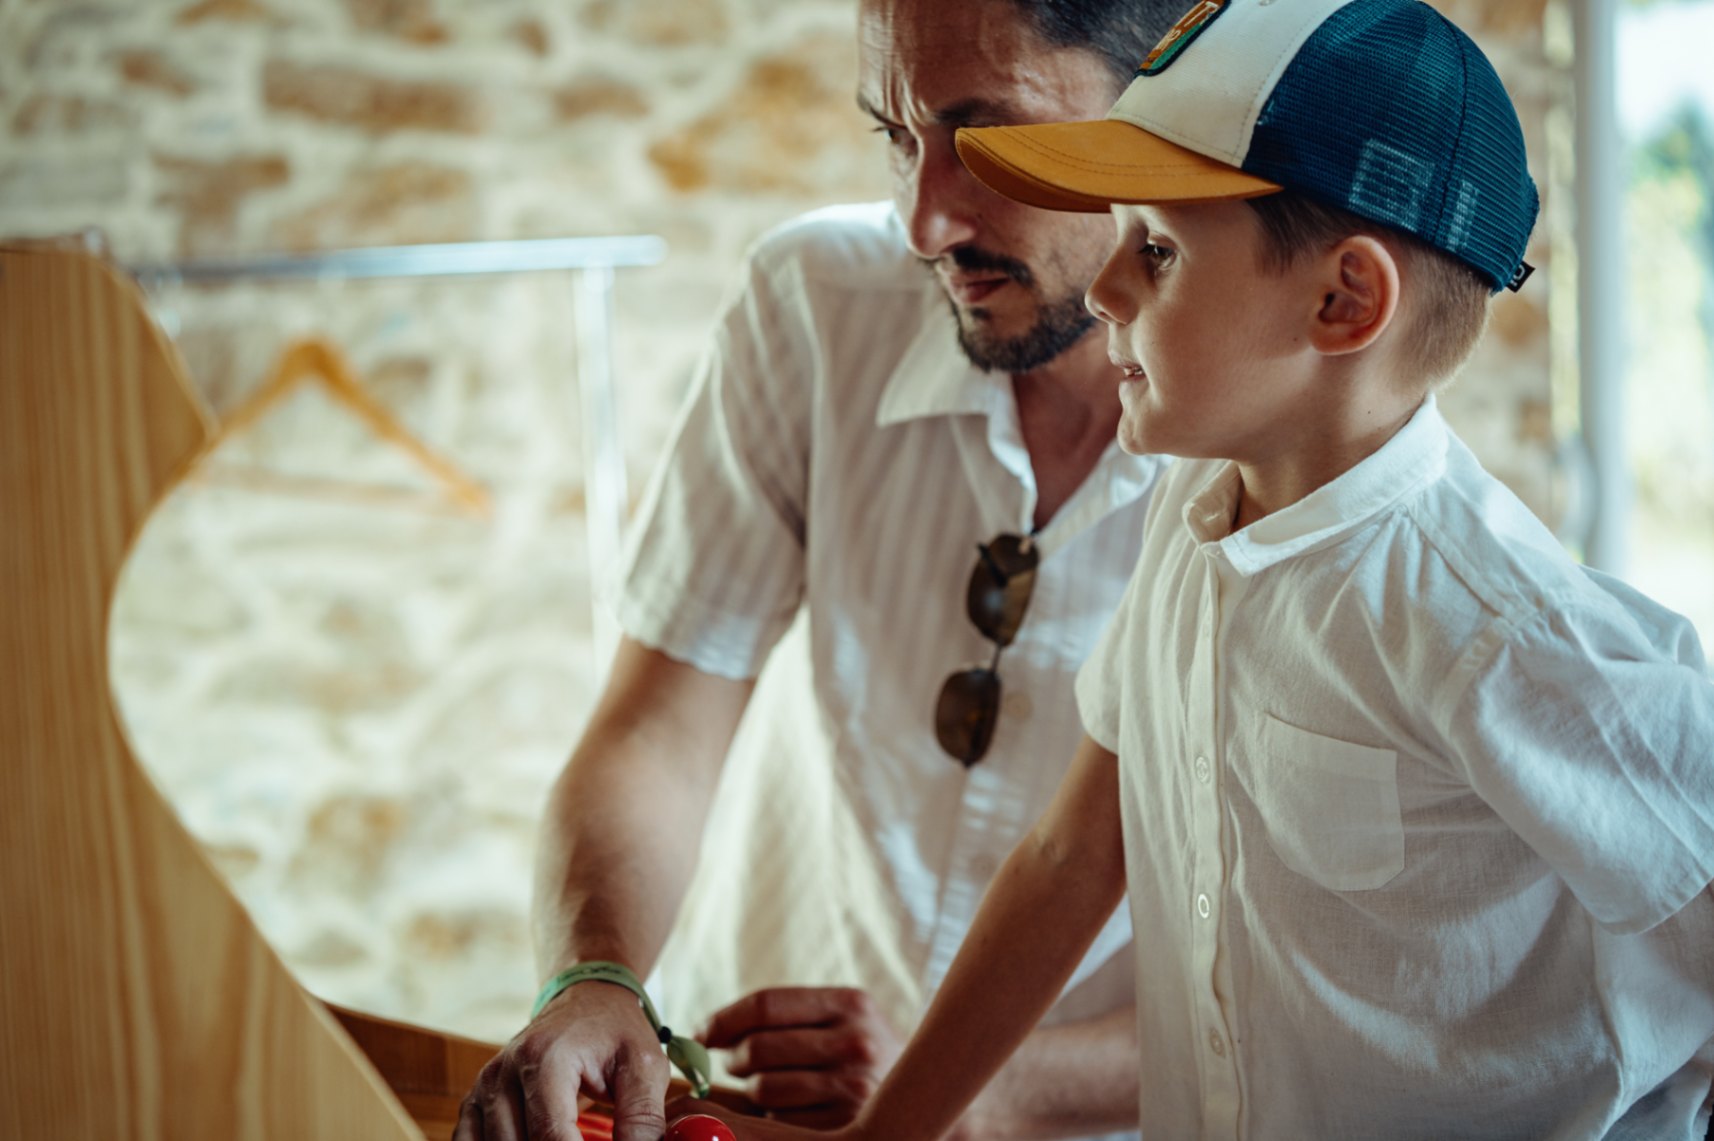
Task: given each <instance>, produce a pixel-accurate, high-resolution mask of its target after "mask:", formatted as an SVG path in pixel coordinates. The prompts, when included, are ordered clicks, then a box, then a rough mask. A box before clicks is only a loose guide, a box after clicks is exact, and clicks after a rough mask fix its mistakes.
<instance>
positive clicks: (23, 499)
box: [0, 249, 421, 1141]
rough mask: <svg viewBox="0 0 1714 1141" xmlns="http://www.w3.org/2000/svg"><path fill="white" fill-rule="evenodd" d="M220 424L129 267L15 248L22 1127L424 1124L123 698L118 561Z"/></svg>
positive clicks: (11, 945)
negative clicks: (114, 677)
mask: <svg viewBox="0 0 1714 1141" xmlns="http://www.w3.org/2000/svg"><path fill="white" fill-rule="evenodd" d="M208 435H209V428H208V423H207V420H206V418H205V416H204V415H203V413H202V412H201V411H200V409H199V407H198V405H197V404H196V402H195V400H194V399H193V398H192V397H191V395H190V392H189V390H188V388H187V387H186V385H185V383H184V380H183V375H182V368H181V366H180V365H179V362H178V359H177V357H176V355H175V354H174V353H173V351H172V350H171V348H170V346H169V345H167V344H166V343H165V342H164V341H163V340H162V338H161V337H160V335H159V333H158V331H157V330H156V329H155V328H154V326H153V325H152V324H151V322H150V321H149V320H148V318H147V316H146V313H145V310H144V308H143V306H142V304H141V299H140V298H139V297H138V295H137V293H136V290H135V289H134V287H133V286H132V285H131V284H130V283H129V282H127V281H125V280H123V279H121V278H119V277H118V276H117V275H115V274H114V273H113V272H112V271H111V270H110V269H108V268H107V267H106V266H105V265H103V264H102V263H100V262H99V261H97V260H95V259H93V258H91V257H88V256H87V255H83V254H76V253H64V252H45V251H40V250H19V249H5V250H0V599H3V600H4V601H3V602H0V964H3V965H0V1135H3V1136H9V1137H32V1138H50V1139H57V1138H66V1139H78V1141H82V1139H85V1138H102V1139H103V1141H106V1139H110V1138H138V1139H147V1141H249V1139H267V1138H280V1139H282V1141H285V1139H290V1141H303V1139H305V1138H347V1137H349V1138H362V1139H363V1141H387V1139H389V1138H397V1139H408V1138H420V1137H421V1134H420V1132H419V1131H418V1130H417V1129H416V1127H415V1126H414V1125H413V1124H412V1123H411V1120H410V1118H409V1117H408V1116H407V1114H406V1113H405V1111H404V1109H403V1108H402V1107H401V1105H400V1104H399V1102H398V1100H397V1099H396V1098H395V1097H394V1096H393V1095H392V1094H391V1093H390V1092H389V1091H388V1090H387V1089H386V1087H385V1085H384V1084H383V1083H382V1082H381V1081H380V1080H379V1078H378V1077H377V1076H376V1074H375V1071H374V1070H373V1069H372V1067H371V1066H370V1064H369V1062H368V1061H367V1060H366V1059H365V1058H364V1056H363V1054H362V1053H361V1051H359V1050H358V1049H357V1048H356V1047H355V1045H354V1044H353V1043H352V1042H351V1040H350V1039H349V1038H348V1037H347V1036H346V1035H345V1033H344V1032H342V1031H341V1030H340V1028H339V1026H338V1024H337V1023H336V1022H335V1021H334V1019H333V1018H332V1016H331V1015H329V1014H328V1012H327V1011H326V1010H325V1009H324V1008H323V1007H322V1006H321V1004H320V1003H318V1002H316V1001H315V1000H314V999H312V998H311V997H309V996H308V995H307V994H305V993H304V992H303V991H302V990H301V989H300V988H299V987H298V986H297V985H296V984H295V983H294V982H293V980H292V979H291V977H290V975H289V974H288V973H287V971H286V970H285V968H284V967H283V966H282V965H281V963H280V961H279V959H278V958H277V957H276V956H275V955H274V953H273V952H272V951H271V950H270V949H269V948H268V946H267V944H266V943H265V942H264V941H263V939H262V938H261V936H260V935H259V934H258V933H257V932H256V930H255V929H254V927H253V926H252V925H251V923H250V921H249V919H248V917H247V916H246V915H245V913H244V911H243V910H242V908H240V906H239V905H238V903H237V901H236V900H235V899H234V898H233V897H232V896H231V894H230V893H229V892H228V891H227V890H226V888H225V886H224V885H223V884H222V883H221V881H220V880H219V878H218V877H217V876H216V874H215V873H214V871H213V869H212V867H211V866H210V865H209V863H208V862H207V860H206V859H205V858H204V857H203V855H202V853H201V851H200V849H199V848H198V847H197V845H196V843H195V842H194V841H193V840H192V838H191V837H190V836H189V835H188V834H187V833H186V832H185V830H184V828H183V827H182V826H181V825H180V823H179V821H178V819H177V818H176V816H175V815H174V814H173V812H172V810H171V809H170V807H169V806H168V805H167V804H166V803H165V801H164V800H163V799H162V798H161V796H160V795H159V793H158V792H157V790H156V789H155V788H154V786H153V785H152V784H151V782H150V781H149V779H148V778H147V776H146V775H145V774H144V773H143V771H142V770H141V769H140V768H139V767H138V766H137V764H136V762H135V760H134V759H133V757H132V756H131V754H130V751H129V749H128V746H127V744H126V741H125V736H124V733H123V731H122V729H121V728H120V726H119V724H118V722H117V720H116V719H115V716H114V713H113V710H112V707H111V705H110V702H109V698H108V667H107V655H106V649H107V613H108V601H109V599H110V597H111V595H112V592H113V587H114V583H115V580H116V578H117V576H118V573H119V569H120V566H121V564H122V563H123V561H124V558H125V554H126V551H127V549H128V548H129V546H130V544H131V542H132V540H133V539H134V538H135V536H136V534H137V532H138V530H139V529H140V528H141V526H142V524H143V522H144V520H145V518H146V517H147V515H148V512H149V509H150V508H151V506H152V505H153V504H154V503H155V502H157V501H158V500H159V499H160V498H161V497H162V496H163V495H164V494H165V493H166V491H167V490H168V489H169V488H170V487H171V486H172V484H173V482H174V481H175V480H176V479H177V478H178V476H179V475H180V474H181V473H182V472H183V471H184V470H185V468H186V466H187V465H188V464H189V463H190V462H191V461H192V460H193V459H194V458H195V457H196V455H197V453H198V451H199V450H200V449H201V448H202V446H203V444H204V442H205V441H206V439H207V438H208ZM239 763H241V759H239Z"/></svg>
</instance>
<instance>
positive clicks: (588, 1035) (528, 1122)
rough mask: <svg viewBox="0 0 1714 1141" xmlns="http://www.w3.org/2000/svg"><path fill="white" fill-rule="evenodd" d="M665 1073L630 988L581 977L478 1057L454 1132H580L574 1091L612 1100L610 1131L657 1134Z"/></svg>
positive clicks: (555, 1135)
mask: <svg viewBox="0 0 1714 1141" xmlns="http://www.w3.org/2000/svg"><path fill="white" fill-rule="evenodd" d="M668 1077H669V1074H668V1067H667V1060H666V1055H665V1054H663V1053H662V1052H661V1045H660V1040H659V1039H658V1038H656V1037H655V1032H654V1030H653V1029H652V1028H651V1027H650V1026H649V1020H648V1019H647V1018H645V1017H644V1016H643V1011H642V1008H641V1007H639V1006H638V1005H637V998H636V996H635V995H633V994H632V993H631V992H630V991H628V990H626V989H625V988H623V987H619V986H614V985H612V984H610V983H604V982H585V983H578V984H577V985H575V986H572V987H570V988H568V989H567V990H566V991H565V993H564V994H561V995H560V996H559V997H558V998H556V999H554V1000H553V1001H552V1002H551V1003H549V1004H548V1005H547V1007H546V1008H545V1009H544V1010H543V1011H542V1012H541V1014H540V1015H539V1016H538V1017H537V1018H536V1019H535V1021H533V1022H531V1023H530V1024H529V1025H528V1026H526V1027H524V1029H523V1030H522V1031H520V1032H519V1034H518V1036H517V1037H516V1038H513V1039H512V1040H511V1041H510V1042H508V1043H507V1044H506V1048H505V1049H504V1050H502V1051H500V1053H499V1054H497V1055H496V1056H495V1057H494V1060H493V1061H491V1062H489V1063H488V1064H487V1065H486V1066H484V1067H483V1069H482V1074H481V1076H480V1077H478V1078H477V1079H476V1086H475V1088H474V1089H472V1090H471V1091H470V1096H468V1097H467V1098H465V1099H464V1105H463V1106H462V1107H461V1108H460V1110H459V1114H458V1129H457V1130H456V1131H455V1132H454V1133H453V1135H452V1137H453V1141H523V1139H524V1138H529V1141H576V1139H577V1138H578V1136H579V1135H578V1132H577V1114H578V1097H579V1095H583V1096H593V1097H599V1098H601V1099H602V1100H603V1101H609V1102H611V1103H612V1104H613V1138H614V1141H659V1138H660V1136H661V1132H662V1130H664V1129H665V1128H666V1117H665V1114H664V1111H663V1110H664V1105H665V1102H666V1092H667V1080H668Z"/></svg>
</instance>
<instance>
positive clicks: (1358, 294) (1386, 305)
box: [1310, 234, 1399, 356]
mask: <svg viewBox="0 0 1714 1141" xmlns="http://www.w3.org/2000/svg"><path fill="white" fill-rule="evenodd" d="M1319 264H1320V267H1321V281H1320V283H1319V284H1320V288H1321V305H1320V308H1319V309H1318V310H1317V311H1316V314H1315V317H1314V319H1313V321H1312V322H1311V331H1310V341H1311V343H1312V344H1314V346H1315V348H1316V350H1317V351H1318V352H1321V353H1324V354H1326V355H1328V356H1340V355H1343V354H1346V353H1354V352H1359V351H1361V350H1363V349H1366V348H1368V347H1369V346H1370V345H1372V344H1374V343H1375V341H1376V340H1377V339H1378V338H1379V337H1380V335H1381V334H1382V333H1384V332H1386V330H1387V327H1388V326H1389V325H1391V324H1392V323H1393V318H1394V317H1395V316H1397V315H1398V308H1399V264H1398V260H1397V259H1396V258H1394V257H1393V253H1392V251H1391V250H1389V249H1388V248H1387V247H1386V244H1385V243H1383V242H1381V241H1380V240H1379V239H1378V238H1374V237H1370V236H1369V235H1367V234H1353V235H1351V236H1350V237H1348V238H1346V239H1345V240H1344V241H1342V242H1340V243H1339V244H1338V245H1336V246H1334V247H1333V248H1332V249H1331V250H1329V251H1328V252H1327V253H1326V254H1325V255H1324V256H1323V257H1322V258H1321V260H1320V263H1319Z"/></svg>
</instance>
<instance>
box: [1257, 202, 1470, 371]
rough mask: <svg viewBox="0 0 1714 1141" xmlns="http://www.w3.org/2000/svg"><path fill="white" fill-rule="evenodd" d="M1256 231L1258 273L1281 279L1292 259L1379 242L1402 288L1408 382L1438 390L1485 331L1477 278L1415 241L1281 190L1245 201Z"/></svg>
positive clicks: (1451, 259) (1461, 265)
mask: <svg viewBox="0 0 1714 1141" xmlns="http://www.w3.org/2000/svg"><path fill="white" fill-rule="evenodd" d="M1246 201H1247V203H1248V204H1249V206H1250V208H1251V209H1253V210H1254V211H1255V212H1256V214H1257V215H1258V216H1259V217H1260V219H1261V223H1262V257H1261V261H1262V269H1263V271H1264V272H1268V273H1276V274H1278V273H1284V272H1285V271H1286V270H1287V269H1289V268H1290V267H1291V266H1292V265H1293V264H1295V263H1296V262H1297V261H1298V260H1299V259H1301V258H1303V257H1306V256H1312V255H1315V254H1319V253H1321V252H1323V251H1325V250H1328V249H1331V248H1332V247H1333V246H1335V245H1337V244H1338V243H1340V242H1342V241H1344V240H1345V239H1346V238H1348V237H1351V236H1352V235H1355V234H1362V235H1365V236H1368V237H1372V238H1375V239H1377V240H1379V241H1382V242H1384V243H1386V244H1387V245H1388V247H1389V248H1391V249H1392V250H1393V251H1394V253H1395V255H1396V256H1397V257H1398V258H1399V261H1400V263H1401V264H1400V268H1401V269H1402V270H1403V276H1404V277H1405V279H1406V280H1407V281H1408V282H1409V285H1408V287H1407V291H1406V292H1407V296H1408V297H1409V303H1408V307H1401V308H1404V311H1405V312H1404V316H1405V319H1406V320H1407V321H1408V322H1409V324H1408V325H1407V326H1406V327H1405V329H1404V342H1403V352H1404V355H1405V359H1406V360H1409V361H1413V362H1415V364H1414V368H1413V370H1412V371H1413V373H1414V376H1413V379H1414V380H1416V381H1418V382H1422V383H1427V384H1428V385H1429V386H1431V387H1440V386H1441V385H1443V384H1445V383H1446V382H1447V381H1449V380H1451V379H1452V377H1453V376H1454V375H1455V374H1456V373H1457V372H1458V370H1459V369H1460V368H1461V367H1463V365H1464V362H1465V361H1466V360H1468V359H1469V358H1470V353H1471V352H1472V351H1473V350H1474V349H1475V348H1476V342H1477V341H1479V340H1481V339H1482V331H1483V330H1484V329H1485V328H1486V327H1487V324H1488V301H1489V298H1490V297H1491V296H1492V295H1493V291H1492V289H1491V288H1490V287H1489V285H1488V282H1487V281H1486V280H1485V279H1484V278H1483V277H1482V275H1481V274H1480V273H1478V272H1476V270H1475V269H1474V268H1472V267H1471V266H1468V265H1466V264H1464V263H1463V262H1462V261H1459V260H1458V259H1457V258H1455V257H1453V256H1452V255H1451V254H1448V253H1444V252H1442V251H1441V250H1437V249H1435V248H1434V247H1433V246H1431V245H1429V244H1428V243H1427V242H1425V241H1423V240H1421V239H1420V238H1417V237H1414V236H1412V235H1410V234H1406V233H1404V232H1403V231H1401V230H1395V229H1393V228H1392V227H1391V226H1384V225H1382V224H1381V223H1379V222H1371V221H1369V220H1368V219H1367V218H1363V217H1360V216H1359V215H1356V214H1353V213H1351V212H1350V211H1348V210H1342V209H1340V208H1338V207H1336V206H1328V205H1325V204H1324V203H1322V202H1319V201H1317V200H1315V199H1314V198H1311V197H1309V196H1308V195H1306V194H1299V193H1297V192H1295V191H1291V190H1284V191H1281V192H1279V193H1278V194H1269V195H1265V196H1263V197H1261V198H1250V199H1247V200H1246Z"/></svg>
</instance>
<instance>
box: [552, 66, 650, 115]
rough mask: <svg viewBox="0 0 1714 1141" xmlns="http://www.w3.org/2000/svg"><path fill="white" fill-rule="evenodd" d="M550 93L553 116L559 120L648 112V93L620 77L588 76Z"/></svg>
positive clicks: (644, 113) (643, 113)
mask: <svg viewBox="0 0 1714 1141" xmlns="http://www.w3.org/2000/svg"><path fill="white" fill-rule="evenodd" d="M552 96H553V108H554V116H555V117H556V118H557V119H558V120H559V121H560V122H562V123H574V122H577V121H579V120H581V119H588V118H592V117H595V116H607V117H609V118H614V119H640V118H642V117H643V116H645V115H647V114H648V113H649V100H648V97H647V96H645V95H644V94H643V92H642V90H641V89H640V88H638V87H637V86H636V85H635V84H631V83H626V82H625V81H624V80H621V79H608V78H604V77H600V76H589V77H585V78H582V79H577V80H573V81H572V82H571V83H568V84H566V85H565V86H563V87H560V88H558V89H556V90H555V91H554V92H553V93H552Z"/></svg>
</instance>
